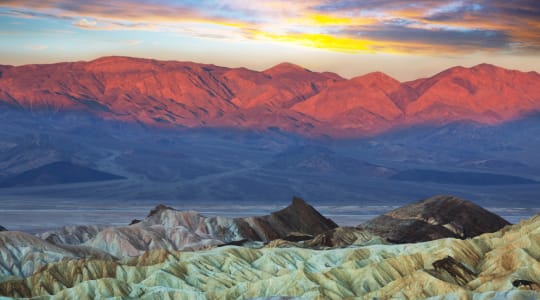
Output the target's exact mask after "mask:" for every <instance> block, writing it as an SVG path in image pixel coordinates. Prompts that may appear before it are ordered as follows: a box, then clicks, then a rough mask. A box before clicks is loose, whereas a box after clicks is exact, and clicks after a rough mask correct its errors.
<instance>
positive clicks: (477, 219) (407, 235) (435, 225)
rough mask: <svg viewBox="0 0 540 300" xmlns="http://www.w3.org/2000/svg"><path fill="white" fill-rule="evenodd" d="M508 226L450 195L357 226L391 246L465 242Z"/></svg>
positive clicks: (420, 202)
mask: <svg viewBox="0 0 540 300" xmlns="http://www.w3.org/2000/svg"><path fill="white" fill-rule="evenodd" d="M507 225H510V223H508V222H507V221H506V220H504V219H503V218H501V217H499V216H497V215H496V214H493V213H491V212H489V211H487V210H485V209H483V208H482V207H480V206H478V205H476V204H474V203H472V202H469V201H466V200H462V199H459V198H457V197H453V196H434V197H431V198H428V199H425V200H421V201H418V202H415V203H412V204H410V205H407V206H404V207H400V208H398V209H396V210H393V211H391V212H388V213H386V214H384V215H382V216H379V217H377V218H375V219H373V220H371V221H368V222H366V223H364V224H361V225H359V226H358V228H359V229H364V230H368V231H370V232H371V233H373V234H375V235H378V236H381V237H384V238H386V239H387V240H388V241H389V242H391V243H416V242H423V241H430V240H435V239H440V238H447V237H452V238H460V239H466V238H471V237H475V236H477V235H480V234H483V233H488V232H495V231H497V230H500V229H501V228H503V227H504V226H507Z"/></svg>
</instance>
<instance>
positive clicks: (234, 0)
mask: <svg viewBox="0 0 540 300" xmlns="http://www.w3.org/2000/svg"><path fill="white" fill-rule="evenodd" d="M106 55H126V56H137V57H149V58H157V59H170V60H182V61H185V60H190V61H196V62H203V63H213V64H217V65H222V66H229V67H239V66H244V67H248V68H252V69H256V70H262V69H266V68H268V67H270V66H272V65H275V64H277V63H280V62H284V61H288V62H292V63H296V64H299V65H302V66H304V67H307V68H309V69H312V70H317V71H334V72H337V73H339V74H341V75H343V76H345V77H352V76H356V75H361V74H364V73H367V72H370V71H375V70H378V71H383V72H386V73H388V74H389V75H392V76H394V77H396V78H397V79H400V80H408V79H413V78H418V77H421V76H427V75H432V74H433V73H436V72H438V71H440V70H442V69H444V68H447V67H450V66H455V65H463V66H472V65H476V64H479V63H484V62H487V63H492V64H496V65H499V66H503V67H507V68H513V69H520V70H524V71H530V70H535V71H540V1H538V0H520V1H508V0H478V1H466V0H465V1H435V0H424V1H403V0H378V1H375V0H365V1H359V0H356V1H351V0H346V1H329V0H298V1H291V0H269V1H239V0H222V1H217V0H199V1H198V0H187V1H166V0H162V1H155V0H120V1H111V0H94V1H83V0H42V1H39V0H36V1H32V0H26V1H25V0H18V1H12V0H0V64H10V65H20V64H29V63H50V62H60V61H74V60H91V59H95V58H97V57H100V56H106Z"/></svg>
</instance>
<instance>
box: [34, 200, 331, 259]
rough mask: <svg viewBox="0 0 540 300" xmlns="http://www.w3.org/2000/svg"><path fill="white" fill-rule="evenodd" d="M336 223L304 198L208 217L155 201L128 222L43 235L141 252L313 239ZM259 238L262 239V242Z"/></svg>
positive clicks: (126, 253)
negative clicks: (258, 211)
mask: <svg viewBox="0 0 540 300" xmlns="http://www.w3.org/2000/svg"><path fill="white" fill-rule="evenodd" d="M336 227H337V224H336V223H334V222H333V221H332V220H330V219H327V218H325V217H324V216H322V215H321V214H320V213H319V212H317V210H315V209H314V208H313V207H312V206H311V205H309V204H307V203H306V202H305V201H304V200H302V199H300V198H297V197H295V198H293V200H292V203H291V205H289V206H287V207H286V208H284V209H282V210H279V211H276V212H273V213H271V214H269V215H265V216H258V217H247V218H225V217H219V216H217V217H206V216H203V215H201V214H199V213H197V212H195V211H179V210H175V209H173V208H172V207H169V206H165V205H161V204H160V205H158V206H156V207H155V208H154V209H153V210H152V211H150V213H149V214H148V216H147V217H146V218H145V219H144V220H141V221H139V222H134V223H133V224H131V225H129V226H120V227H106V228H105V227H101V226H71V227H64V228H61V229H59V230H55V231H48V232H45V233H42V234H39V235H38V236H39V237H41V238H43V239H45V240H47V241H49V242H51V243H54V244H58V245H84V246H87V247H92V248H95V249H99V250H101V251H105V252H107V253H110V254H111V255H114V256H118V257H122V256H138V255H141V254H143V253H144V252H146V251H148V250H155V249H166V250H169V251H177V250H200V249H204V248H209V247H214V246H219V245H226V244H233V245H234V244H244V243H247V242H253V241H257V242H263V243H266V242H269V241H271V240H275V239H298V238H299V237H302V236H303V237H304V238H303V239H310V238H312V237H313V236H316V235H318V234H321V233H323V232H326V231H328V230H331V229H334V228H336ZM259 244H260V243H259Z"/></svg>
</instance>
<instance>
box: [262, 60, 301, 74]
mask: <svg viewBox="0 0 540 300" xmlns="http://www.w3.org/2000/svg"><path fill="white" fill-rule="evenodd" d="M263 72H264V73H265V74H268V75H272V76H275V75H282V74H286V73H298V72H311V71H310V70H308V69H306V68H304V67H301V66H299V65H295V64H293V63H289V62H283V63H280V64H277V65H275V66H273V67H271V68H269V69H266V70H264V71H263Z"/></svg>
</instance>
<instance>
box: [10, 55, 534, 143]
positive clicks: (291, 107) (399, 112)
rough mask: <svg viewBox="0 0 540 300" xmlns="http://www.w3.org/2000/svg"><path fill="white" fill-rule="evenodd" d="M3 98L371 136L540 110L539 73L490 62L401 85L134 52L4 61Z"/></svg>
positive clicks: (145, 119)
mask: <svg viewBox="0 0 540 300" xmlns="http://www.w3.org/2000/svg"><path fill="white" fill-rule="evenodd" d="M0 72H1V76H0V103H3V104H7V105H8V106H11V107H14V108H17V109H23V110H30V111H36V110H45V111H49V112H52V113H60V112H70V111H82V112H85V113H89V114H92V115H95V116H98V117H100V118H103V119H106V120H118V121H123V122H137V123H142V124H145V125H148V126H155V127H188V128H197V127H227V128H250V129H251V128H253V129H260V130H267V129H268V128H279V129H281V130H284V131H288V132H293V133H297V134H302V135H307V136H312V137H318V136H332V137H347V136H351V137H354V136H369V135H374V134H378V133H382V132H385V131H388V130H391V129H397V128H404V127H409V126H414V125H422V124H438V125H440V124H448V123H451V122H456V121H465V120H472V121H476V122H479V123H483V124H499V123H502V122H506V121H510V120H514V119H517V118H520V117H522V116H524V115H526V114H528V113H532V112H535V111H539V110H540V74H538V73H536V72H533V71H531V72H521V71H516V70H508V69H504V68H501V67H497V66H494V65H489V64H479V65H476V66H473V67H471V68H465V67H461V66H459V67H453V68H449V69H447V70H444V71H441V72H439V73H437V74H435V75H433V76H431V77H427V78H421V79H417V80H413V81H407V82H399V81H397V80H396V79H394V78H392V77H390V76H388V75H386V74H384V73H382V72H371V73H367V74H364V75H361V76H357V77H354V78H351V79H345V78H342V77H340V76H339V75H337V74H335V73H331V72H314V71H310V70H308V69H305V68H303V67H301V66H298V65H294V64H291V63H281V64H278V65H276V66H273V67H271V68H269V69H267V70H264V71H261V72H258V71H254V70H249V69H246V68H226V67H220V66H216V65H212V64H200V63H195V62H180V61H160V60H155V59H145V58H132V57H126V56H108V57H101V58H98V59H95V60H92V61H88V62H86V61H77V62H66V63H55V64H34V65H23V66H1V68H0Z"/></svg>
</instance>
